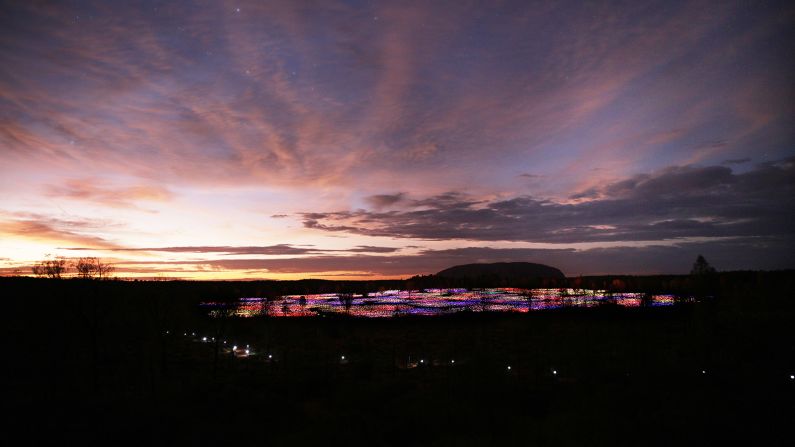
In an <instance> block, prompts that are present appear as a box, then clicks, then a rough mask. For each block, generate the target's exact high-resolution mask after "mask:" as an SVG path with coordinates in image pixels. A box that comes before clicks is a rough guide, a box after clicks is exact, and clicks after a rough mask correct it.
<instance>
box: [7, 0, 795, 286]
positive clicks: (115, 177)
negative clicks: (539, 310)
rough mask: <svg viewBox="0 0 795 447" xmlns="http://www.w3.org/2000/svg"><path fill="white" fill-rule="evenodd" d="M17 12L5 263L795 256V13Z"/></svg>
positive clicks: (328, 269) (472, 6) (675, 261)
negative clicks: (49, 260) (79, 258)
mask: <svg viewBox="0 0 795 447" xmlns="http://www.w3.org/2000/svg"><path fill="white" fill-rule="evenodd" d="M0 8H1V9H0V274H13V273H14V272H15V271H20V272H22V273H26V274H27V273H29V272H30V265H31V264H32V263H33V262H35V261H36V260H39V259H43V258H44V256H45V255H47V254H49V255H51V256H64V257H77V256H98V257H101V258H104V259H106V260H109V261H111V262H113V263H114V265H115V266H116V274H117V275H118V276H125V277H132V276H138V277H155V276H166V277H180V278H201V279H210V278H220V279H237V278H275V279H295V278H309V277H312V278H354V279H373V278H387V277H388V278H402V277H408V276H411V275H414V274H427V273H434V272H436V271H439V270H441V269H443V268H446V267H449V266H451V265H456V264H462V263H469V262H494V261H530V262H539V263H545V264H549V265H553V266H555V267H558V268H560V269H561V270H562V271H563V272H564V273H566V274H567V275H579V274H601V273H634V274H645V273H686V272H688V271H689V269H690V267H691V265H692V263H693V261H694V260H695V258H696V256H697V255H698V254H703V255H704V256H705V257H706V258H707V260H708V261H709V262H710V263H712V264H713V265H714V266H715V267H716V268H717V269H719V270H735V269H780V268H795V255H793V253H795V243H794V242H795V224H793V222H795V126H793V109H794V108H795V94H793V85H795V83H793V73H794V72H795V70H793V68H794V67H793V64H794V63H793V54H795V51H793V50H794V49H793V45H792V42H795V32H793V31H794V30H795V6H793V4H792V2H780V3H779V2H756V1H714V2H674V1H670V0H665V1H660V2H646V1H637V0H635V1H628V2H584V1H572V2H564V1H548V2H530V1H515V2H511V1H506V2H500V1H487V2H486V1H484V2H475V1H465V0H461V1H449V2H447V1H418V2H410V1H394V2H387V1H373V2H369V1H368V2H364V1H362V2H358V1H339V2H338V1H318V2H313V1H312V2H310V1H299V0H284V1H251V2H248V1H228V2H214V1H195V2H193V1H147V2H137V1H116V2H114V1H96V2H90V1H68V2H67V1H63V2H39V1H18V2H2V3H0Z"/></svg>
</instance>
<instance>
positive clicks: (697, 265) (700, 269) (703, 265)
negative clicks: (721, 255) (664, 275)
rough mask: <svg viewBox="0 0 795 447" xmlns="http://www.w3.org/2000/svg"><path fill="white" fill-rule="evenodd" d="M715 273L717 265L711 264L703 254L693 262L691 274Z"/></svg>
mask: <svg viewBox="0 0 795 447" xmlns="http://www.w3.org/2000/svg"><path fill="white" fill-rule="evenodd" d="M713 273H715V267H713V266H711V265H709V262H707V260H706V259H704V257H703V256H701V255H698V258H696V262H694V263H693V269H692V270H690V274H691V275H693V276H704V275H711V274H713Z"/></svg>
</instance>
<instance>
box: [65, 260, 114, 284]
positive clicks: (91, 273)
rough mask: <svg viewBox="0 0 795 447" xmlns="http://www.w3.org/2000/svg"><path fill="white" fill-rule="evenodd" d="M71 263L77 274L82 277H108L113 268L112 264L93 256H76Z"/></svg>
mask: <svg viewBox="0 0 795 447" xmlns="http://www.w3.org/2000/svg"><path fill="white" fill-rule="evenodd" d="M72 265H73V266H74V268H75V270H77V276H79V277H80V278H84V279H90V278H97V279H105V278H107V277H109V276H110V274H111V273H112V272H113V270H114V268H113V266H111V265H110V264H107V263H105V262H103V261H102V260H100V259H99V258H94V257H86V258H78V259H77V260H75V261H74V262H73V263H72Z"/></svg>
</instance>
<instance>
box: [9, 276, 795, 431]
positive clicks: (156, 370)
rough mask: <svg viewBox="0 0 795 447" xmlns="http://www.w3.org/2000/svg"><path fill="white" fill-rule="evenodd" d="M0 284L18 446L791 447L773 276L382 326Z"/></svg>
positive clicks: (117, 292) (181, 297) (234, 291)
mask: <svg viewBox="0 0 795 447" xmlns="http://www.w3.org/2000/svg"><path fill="white" fill-rule="evenodd" d="M0 286H2V290H3V296H4V301H5V303H4V304H5V308H4V319H5V320H6V321H5V322H4V328H5V330H6V332H7V333H6V334H5V336H4V340H5V341H6V342H7V349H6V356H7V357H6V360H7V361H6V362H5V363H6V365H5V366H4V368H3V369H4V370H5V372H6V375H7V378H6V379H5V380H4V385H5V386H4V388H5V392H4V394H5V396H4V398H3V400H4V404H5V405H4V406H5V407H6V408H7V409H8V410H9V411H10V415H11V418H10V419H9V418H8V417H7V418H6V420H7V422H10V424H9V425H10V426H11V427H13V430H12V432H10V433H13V432H17V433H19V434H22V435H23V436H24V438H23V439H26V440H27V442H26V444H36V443H39V442H43V441H50V442H53V443H59V444H73V443H75V442H79V443H81V444H87V443H104V444H125V443H129V444H142V443H146V444H166V443H176V444H193V445H198V444H202V445H230V444H234V443H242V442H246V443H247V444H262V445H305V444H313V445H340V444H347V445H350V444H367V445H633V446H634V445H702V446H703V445H715V444H717V443H718V442H731V443H732V444H737V443H751V444H752V445H759V444H762V443H764V444H765V445H790V443H791V442H792V439H791V435H790V432H791V428H790V427H791V423H792V421H793V420H795V418H794V416H795V404H793V402H795V400H793V398H794V397H795V380H793V379H790V375H791V374H795V335H794V334H793V321H794V320H793V316H795V297H793V290H795V289H793V287H795V282H794V281H793V277H792V274H791V273H778V274H733V275H732V274H729V275H723V276H722V277H721V278H720V279H719V280H718V279H716V280H714V281H711V282H710V284H709V287H711V288H712V289H713V290H712V291H713V292H714V293H715V295H716V296H715V297H714V299H705V300H703V301H702V302H700V303H698V304H694V305H683V306H678V307H674V308H649V309H644V308H640V309H619V308H612V307H605V308H599V309H561V310H557V311H546V312H538V313H534V314H529V315H525V314H521V315H512V314H508V315H506V314H475V315H455V316H450V317H431V318H427V317H425V318H422V317H420V318H400V319H394V320H362V319H347V318H310V319H307V318H305V319H293V318H286V319H285V318H270V319H244V320H240V319H238V320H219V319H215V320H211V319H208V318H206V317H204V315H202V314H201V312H200V310H199V309H198V306H196V304H197V303H198V302H200V301H201V300H204V299H207V298H208V297H212V298H218V297H219V296H220V297H222V298H223V297H233V296H240V295H239V294H241V293H246V292H248V291H241V290H239V287H251V285H235V283H212V284H206V283H205V284H196V283H129V282H116V281H107V282H91V281H76V280H62V281H48V280H26V279H0ZM280 287H284V286H280ZM266 289H267V287H266ZM677 292H681V291H677ZM699 292H701V290H699ZM194 332H195V333H196V336H195V337H194V336H192V335H191V333H194ZM186 333H187V334H188V335H187V336H185V335H183V334H186ZM202 336H207V337H216V339H217V340H218V343H212V342H202V341H201V337H202ZM221 340H227V341H228V342H229V343H237V344H240V345H243V344H250V345H251V346H252V352H254V353H255V355H253V356H252V357H249V358H235V357H234V356H232V355H231V354H229V353H226V352H224V350H223V349H222V348H223V344H222V343H221ZM268 354H270V355H271V356H272V358H271V359H270V360H269V359H268V357H267V355H268ZM342 356H345V360H342ZM418 360H423V363H419V362H418ZM453 360H455V363H453V362H452V361H453ZM415 362H416V363H417V366H416V367H412V366H413V364H414V363H415ZM508 366H510V367H511V368H510V370H509V369H508Z"/></svg>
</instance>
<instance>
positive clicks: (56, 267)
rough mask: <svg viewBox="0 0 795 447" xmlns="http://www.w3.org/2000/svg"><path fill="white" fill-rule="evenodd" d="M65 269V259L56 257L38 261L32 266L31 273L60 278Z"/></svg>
mask: <svg viewBox="0 0 795 447" xmlns="http://www.w3.org/2000/svg"><path fill="white" fill-rule="evenodd" d="M66 269H67V263H66V259H63V258H56V259H45V260H43V261H39V262H38V263H36V265H34V266H33V269H32V270H33V274H34V275H36V276H42V277H47V278H54V279H60V278H61V276H62V275H63V274H64V273H66Z"/></svg>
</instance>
